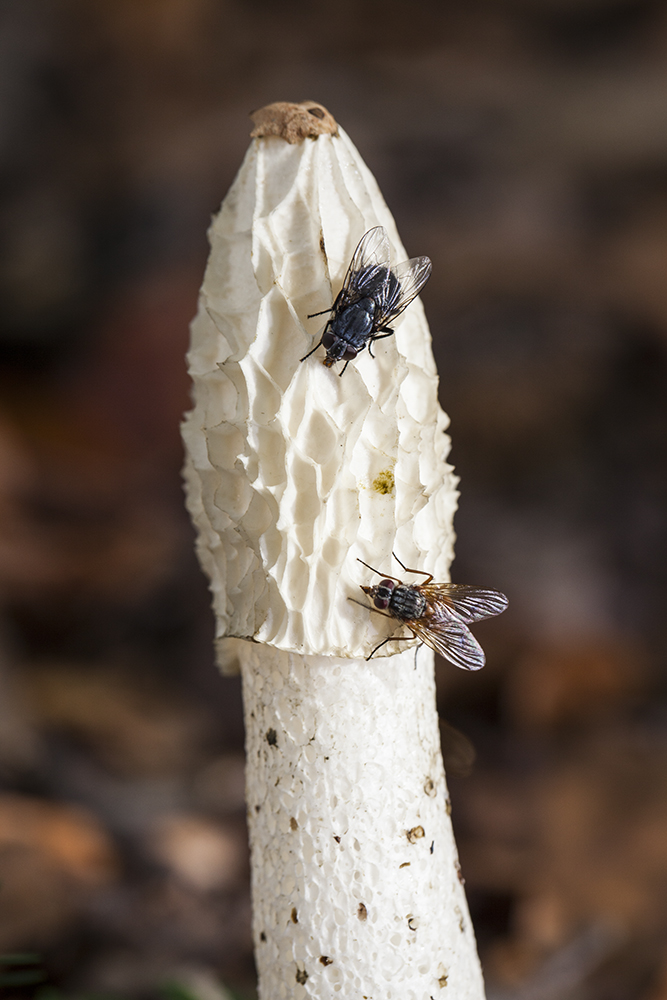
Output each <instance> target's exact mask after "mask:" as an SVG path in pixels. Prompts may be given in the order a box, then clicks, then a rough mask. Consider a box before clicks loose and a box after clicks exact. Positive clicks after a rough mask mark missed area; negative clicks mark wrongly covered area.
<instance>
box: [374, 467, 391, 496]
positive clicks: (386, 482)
mask: <svg viewBox="0 0 667 1000" xmlns="http://www.w3.org/2000/svg"><path fill="white" fill-rule="evenodd" d="M373 489H374V490H375V492H376V493H382V494H384V495H385V496H386V495H387V494H388V493H393V492H394V473H393V472H392V471H391V469H385V470H384V472H380V473H379V474H378V475H377V476H376V477H375V479H374V480H373Z"/></svg>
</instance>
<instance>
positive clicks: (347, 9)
mask: <svg viewBox="0 0 667 1000" xmlns="http://www.w3.org/2000/svg"><path fill="white" fill-rule="evenodd" d="M0 54H1V58H0V157H1V167H0V169H1V171H2V174H1V176H2V204H1V207H0V232H1V240H0V290H1V291H0V394H1V395H0V511H1V512H2V517H1V518H0V594H1V601H2V603H1V607H0V782H1V791H0V882H1V885H0V986H1V985H2V984H3V983H4V989H5V992H6V995H7V996H8V997H10V996H11V997H12V998H13V997H17V998H26V1000H28V998H32V997H33V996H34V995H37V996H38V997H40V998H41V1000H54V998H58V997H67V998H70V997H77V998H82V997H88V998H89V997H105V998H107V997H133V998H134V997H147V998H154V997H165V996H167V997H170V996H171V997H179V996H182V995H183V994H187V995H189V996H192V995H194V996H196V997H197V998H199V1000H215V998H216V997H217V998H219V1000H220V998H222V996H223V993H222V991H221V987H220V986H219V984H220V983H224V984H226V986H227V987H230V988H231V989H232V991H233V994H234V995H236V996H238V997H243V998H250V997H252V996H253V991H254V973H253V966H252V955H251V944H250V934H249V901H248V885H247V878H248V874H247V856H246V854H247V849H246V842H245V828H244V806H243V734H242V721H241V713H240V694H239V685H238V682H237V680H235V679H222V678H221V677H219V676H218V674H217V673H216V670H215V668H214V666H213V662H212V650H211V638H212V620H211V615H210V612H209V602H208V594H207V590H206V585H205V582H204V581H203V579H202V577H201V574H200V572H199V570H198V567H197V565H196V563H195V560H194V557H193V555H192V535H191V530H190V527H189V524H188V521H187V518H186V516H185V514H184V511H183V507H182V494H181V486H180V465H181V445H180V440H179V435H178V423H179V419H180V416H181V414H182V412H183V410H184V409H186V408H187V405H188V382H187V378H186V375H185V368H184V361H183V355H184V352H185V350H186V345H187V338H188V331H187V326H188V321H189V319H190V318H191V316H192V315H193V313H194V310H195V302H196V295H197V289H198V285H199V282H200V280H201V276H202V273H203V267H204V263H205V260H206V255H207V245H206V240H205V231H206V227H207V224H208V220H209V218H210V214H211V213H212V212H214V211H215V210H216V209H217V207H218V205H219V203H220V200H221V198H222V197H223V195H224V194H225V192H226V190H227V188H228V186H229V184H230V182H231V180H232V178H233V176H234V173H235V171H236V170H237V168H238V165H239V163H240V160H241V157H242V155H243V153H244V151H245V149H246V147H247V144H248V132H249V129H250V123H249V120H248V117H247V116H248V113H249V112H250V111H251V110H253V109H255V108H257V107H259V106H261V105H263V104H266V103H268V102H270V101H275V100H299V99H302V98H312V99H316V100H318V101H321V102H323V103H324V104H325V105H326V106H327V107H329V109H330V110H331V111H332V113H333V114H334V115H335V116H336V118H337V119H338V120H339V122H340V123H341V124H342V125H343V126H344V127H345V128H346V130H347V131H348V132H349V134H350V135H351V137H352V139H353V141H354V142H355V143H356V144H357V145H358V147H359V149H360V151H361V153H362V155H363V156H364V157H365V159H366V161H367V162H368V164H369V166H370V168H371V169H372V170H373V172H374V173H375V174H376V176H377V178H378V180H379V182H380V185H381V187H382V189H383V191H384V193H385V196H386V198H387V200H388V202H389V204H390V207H391V208H392V210H393V212H394V214H395V216H396V219H397V222H398V225H399V229H400V231H401V233H402V236H403V239H404V242H405V244H406V246H407V248H408V250H409V252H410V253H411V254H428V255H429V256H430V257H431V258H432V260H433V277H432V279H431V281H430V283H429V284H428V285H427V287H426V290H425V292H424V296H423V298H424V302H425V305H426V309H427V312H428V315H429V318H430V321H431V325H432V329H433V335H434V341H435V351H436V356H437V359H438V364H439V368H440V373H441V380H442V404H443V406H444V407H445V409H446V410H447V411H448V412H449V414H450V415H451V418H452V434H453V442H454V445H453V460H454V462H455V464H456V467H457V471H458V473H459V474H460V475H461V478H462V484H461V486H462V491H463V493H462V501H461V510H460V513H459V514H458V517H457V530H458V536H459V540H458V547H457V559H456V562H455V564H454V568H453V577H454V579H455V580H458V581H460V582H471V583H479V584H482V585H489V586H494V587H498V588H499V589H502V590H504V591H506V592H507V593H508V594H509V595H510V600H511V606H510V610H509V611H508V612H507V613H506V614H505V615H504V616H503V617H502V618H501V619H498V620H497V621H494V622H490V623H486V624H484V625H482V626H480V628H479V630H478V635H479V637H480V639H481V641H482V642H483V644H484V646H485V648H486V650H487V654H488V661H489V662H488V666H487V668H486V669H485V671H484V672H483V673H482V674H480V675H466V674H464V673H462V672H460V671H456V670H455V669H454V668H453V667H451V666H449V665H446V664H444V663H441V664H439V667H438V680H439V684H440V710H441V714H442V715H443V716H444V717H445V718H446V719H447V723H446V724H443V740H444V746H445V752H446V758H447V764H448V769H449V772H450V786H451V792H452V799H453V805H454V822H455V827H456V832H457V837H458V840H459V844H460V853H461V864H462V871H463V876H464V877H465V879H466V889H467V891H468V893H469V900H470V906H471V910H472V914H473V919H474V923H475V927H476V929H477V934H478V938H479V943H480V950H481V954H482V958H483V962H484V967H485V973H486V976H487V981H488V984H489V997H490V998H492V1000H509V998H512V1000H665V998H667V768H666V766H665V765H666V764H667V698H666V696H667V691H666V685H665V681H666V672H665V656H664V649H665V632H666V628H667V625H666V616H665V611H664V609H665V606H666V604H667V575H666V570H665V566H666V554H667V553H666V548H667V546H666V545H665V542H666V527H665V516H664V507H665V500H666V499H667V475H666V472H665V445H666V444H667V407H666V400H665V389H666V388H667V281H666V273H667V4H665V3H664V2H657V0H486V2H485V0H459V2H452V3H445V2H436V0H431V2H428V0H427V2H423V3H420V4H406V3H399V2H398V0H383V2H382V3H379V2H377V0H357V2H350V0H340V2H339V3H338V4H335V5H334V4H321V5H316V4H308V3H303V2H299V0H293V2H282V3H270V2H268V0H2V2H1V3H0ZM452 727H456V728H455V729H454V730H452ZM456 730H460V731H462V732H463V733H464V734H465V737H467V741H470V742H467V741H466V738H464V737H462V736H460V735H459V734H458V733H457V732H456ZM471 744H472V745H473V746H474V748H475V749H476V752H477V760H476V763H475V765H474V767H472V770H471V757H472V750H471ZM469 771H471V773H470V774H469V776H467V777H463V775H464V774H466V773H467V772H469ZM17 952H31V953H34V955H36V956H38V957H36V958H33V959H31V958H30V956H29V955H27V956H24V957H23V958H21V957H20V956H18V957H16V953H17ZM12 954H14V956H15V957H14V958H12V957H11V956H12ZM3 956H4V957H3ZM40 976H41V977H42V981H41V983H38V982H36V980H37V979H38V977H40ZM21 977H23V978H21ZM169 983H171V985H169ZM179 991H180V992H179Z"/></svg>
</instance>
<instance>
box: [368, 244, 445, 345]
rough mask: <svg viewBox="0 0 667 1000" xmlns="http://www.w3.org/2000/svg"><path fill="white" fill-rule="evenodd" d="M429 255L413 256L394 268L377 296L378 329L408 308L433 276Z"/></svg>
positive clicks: (376, 325)
mask: <svg viewBox="0 0 667 1000" xmlns="http://www.w3.org/2000/svg"><path fill="white" fill-rule="evenodd" d="M431 267H432V265H431V261H430V260H429V259H428V257H412V258H411V259H410V260H406V261H403V263H402V264H399V265H398V266H397V267H395V268H393V270H392V271H391V275H390V278H389V280H388V281H387V282H386V283H385V285H384V286H383V289H382V294H381V295H378V296H377V297H376V312H375V322H374V325H375V327H376V329H378V328H379V327H381V326H385V325H386V324H387V323H390V322H391V320H392V319H395V317H396V316H398V315H399V314H400V313H402V312H403V310H404V309H406V308H407V307H408V306H409V305H410V303H411V302H412V300H413V299H414V298H416V297H417V295H419V293H420V291H421V290H422V288H423V287H424V285H425V284H426V282H427V281H428V279H429V277H430V276H431Z"/></svg>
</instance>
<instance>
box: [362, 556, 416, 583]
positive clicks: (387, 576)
mask: <svg viewBox="0 0 667 1000" xmlns="http://www.w3.org/2000/svg"><path fill="white" fill-rule="evenodd" d="M392 555H393V552H392ZM397 561H398V562H401V560H400V559H398V560H397ZM357 562H360V563H361V565H362V566H365V567H366V569H369V570H370V571H371V573H377V575H378V576H385V574H384V573H381V572H380V570H379V569H374V568H373V567H372V566H369V565H368V563H366V562H364V560H363V559H359V558H358V557H357ZM401 566H403V563H401ZM403 569H405V566H403ZM386 579H387V580H395V581H396V583H399V584H400V582H401V581H400V580H399V579H398V577H397V576H389V574H387V575H386Z"/></svg>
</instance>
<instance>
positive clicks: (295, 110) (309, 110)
mask: <svg viewBox="0 0 667 1000" xmlns="http://www.w3.org/2000/svg"><path fill="white" fill-rule="evenodd" d="M250 117H251V118H252V121H253V123H254V125H255V127H254V129H253V130H252V132H251V133H250V135H251V137H252V138H253V139H262V138H264V137H266V136H269V135H275V136H278V137H279V138H280V139H284V140H285V141H286V142H289V143H292V144H295V143H297V142H303V140H304V139H316V138H317V136H318V135H338V125H337V124H336V120H335V118H334V117H333V115H331V114H329V112H328V111H327V109H326V108H325V107H323V105H321V104H318V103H317V101H300V102H299V103H298V104H292V103H291V102H290V101H276V102H275V104H267V105H265V107H263V108H260V109H259V111H253V112H252V113H251V115H250Z"/></svg>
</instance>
